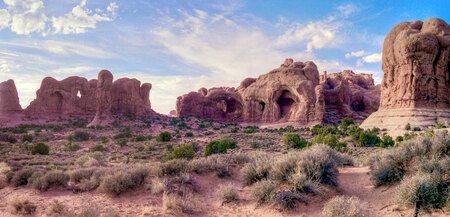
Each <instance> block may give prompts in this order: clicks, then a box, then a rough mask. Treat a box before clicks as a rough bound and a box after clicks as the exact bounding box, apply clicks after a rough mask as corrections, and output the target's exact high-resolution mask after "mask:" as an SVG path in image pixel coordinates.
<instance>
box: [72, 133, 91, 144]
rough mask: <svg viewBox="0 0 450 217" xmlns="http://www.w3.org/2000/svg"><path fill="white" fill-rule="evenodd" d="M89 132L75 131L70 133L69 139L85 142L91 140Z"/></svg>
mask: <svg viewBox="0 0 450 217" xmlns="http://www.w3.org/2000/svg"><path fill="white" fill-rule="evenodd" d="M89 137H90V135H89V133H88V132H85V131H75V132H74V133H72V134H70V135H69V137H67V139H68V140H69V141H75V142H83V141H88V140H89Z"/></svg>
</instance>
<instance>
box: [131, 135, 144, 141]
mask: <svg viewBox="0 0 450 217" xmlns="http://www.w3.org/2000/svg"><path fill="white" fill-rule="evenodd" d="M145 140H147V137H146V136H144V135H136V136H134V138H133V140H132V141H133V142H143V141H145Z"/></svg>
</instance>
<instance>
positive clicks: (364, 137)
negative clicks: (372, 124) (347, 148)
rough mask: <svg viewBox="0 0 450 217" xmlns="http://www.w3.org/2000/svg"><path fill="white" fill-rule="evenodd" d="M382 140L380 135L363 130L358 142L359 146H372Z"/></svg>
mask: <svg viewBox="0 0 450 217" xmlns="http://www.w3.org/2000/svg"><path fill="white" fill-rule="evenodd" d="M380 142H381V139H380V137H378V136H377V135H374V134H372V133H368V132H361V133H360V134H359V138H358V141H357V144H358V146H359V147H372V146H376V145H378V144H379V143H380Z"/></svg>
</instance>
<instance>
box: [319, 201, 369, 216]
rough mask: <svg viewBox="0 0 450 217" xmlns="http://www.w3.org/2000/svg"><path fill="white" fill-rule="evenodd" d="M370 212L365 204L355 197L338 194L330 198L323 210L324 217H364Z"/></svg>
mask: <svg viewBox="0 0 450 217" xmlns="http://www.w3.org/2000/svg"><path fill="white" fill-rule="evenodd" d="M367 215H368V212H367V209H366V208H365V206H364V205H363V204H362V203H361V202H360V201H359V200H358V199H357V198H355V197H345V196H336V197H334V198H332V199H331V200H329V201H328V202H327V203H326V204H325V206H324V208H323V211H322V216H323V217H336V216H345V217H364V216H367Z"/></svg>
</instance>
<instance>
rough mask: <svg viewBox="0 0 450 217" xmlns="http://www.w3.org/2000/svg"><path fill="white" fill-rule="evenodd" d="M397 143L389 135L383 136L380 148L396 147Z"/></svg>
mask: <svg viewBox="0 0 450 217" xmlns="http://www.w3.org/2000/svg"><path fill="white" fill-rule="evenodd" d="M394 144H395V142H394V140H393V139H392V137H391V136H389V135H383V137H382V140H381V142H380V143H379V146H380V147H382V148H385V147H390V146H394Z"/></svg>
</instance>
